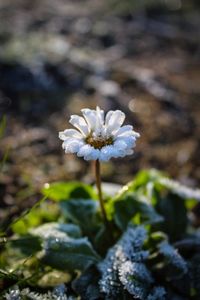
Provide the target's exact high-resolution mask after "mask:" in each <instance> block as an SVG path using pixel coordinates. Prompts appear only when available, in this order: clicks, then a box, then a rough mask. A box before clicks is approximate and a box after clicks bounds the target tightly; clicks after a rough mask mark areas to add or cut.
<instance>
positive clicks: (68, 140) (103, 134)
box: [59, 106, 140, 161]
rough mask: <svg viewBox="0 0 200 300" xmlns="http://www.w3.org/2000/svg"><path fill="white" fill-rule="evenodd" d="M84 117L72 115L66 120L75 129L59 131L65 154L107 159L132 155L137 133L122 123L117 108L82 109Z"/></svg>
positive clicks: (101, 159)
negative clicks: (106, 111)
mask: <svg viewBox="0 0 200 300" xmlns="http://www.w3.org/2000/svg"><path fill="white" fill-rule="evenodd" d="M81 112H82V114H83V117H80V116H78V115H72V116H71V118H70V120H69V122H70V123H71V124H72V125H73V126H74V127H75V128H76V129H66V130H64V131H61V132H59V138H60V139H61V140H63V144H62V146H63V149H64V150H65V152H66V153H77V156H80V157H84V159H85V160H97V159H98V160H100V161H108V160H109V159H110V158H112V157H115V158H116V157H124V156H126V155H131V154H133V147H134V146H135V142H136V139H137V138H138V137H139V136H140V135H139V133H137V132H135V131H133V127H132V126H131V125H125V126H122V124H123V122H124V119H125V114H124V113H123V112H122V111H120V110H115V111H112V110H111V111H109V112H108V113H107V114H106V116H104V111H103V110H101V109H100V108H99V107H98V106H97V108H96V110H92V109H88V108H85V109H82V110H81Z"/></svg>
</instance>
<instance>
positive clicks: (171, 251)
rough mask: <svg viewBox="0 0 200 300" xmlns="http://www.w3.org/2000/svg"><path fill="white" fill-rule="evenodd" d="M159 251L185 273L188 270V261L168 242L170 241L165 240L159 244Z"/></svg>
mask: <svg viewBox="0 0 200 300" xmlns="http://www.w3.org/2000/svg"><path fill="white" fill-rule="evenodd" d="M158 247H159V252H160V253H161V254H162V255H164V257H165V258H166V259H167V260H168V262H169V263H170V264H172V265H174V266H175V267H176V268H178V269H180V270H181V271H182V273H183V274H185V273H186V272H187V270H188V268H187V263H186V261H185V260H184V259H183V258H182V256H181V255H180V254H179V253H178V250H177V249H175V248H174V247H173V246H171V245H170V244H168V242H166V241H163V242H162V243H160V244H159V245H158Z"/></svg>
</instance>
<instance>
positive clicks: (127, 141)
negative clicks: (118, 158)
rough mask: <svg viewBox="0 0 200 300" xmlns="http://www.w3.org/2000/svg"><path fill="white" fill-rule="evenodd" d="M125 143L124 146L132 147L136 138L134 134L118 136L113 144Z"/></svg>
mask: <svg viewBox="0 0 200 300" xmlns="http://www.w3.org/2000/svg"><path fill="white" fill-rule="evenodd" d="M122 142H123V143H125V144H126V148H133V147H134V146H135V142H136V138H135V137H134V136H125V137H118V138H117V139H116V141H115V144H118V143H119V144H120V143H122Z"/></svg>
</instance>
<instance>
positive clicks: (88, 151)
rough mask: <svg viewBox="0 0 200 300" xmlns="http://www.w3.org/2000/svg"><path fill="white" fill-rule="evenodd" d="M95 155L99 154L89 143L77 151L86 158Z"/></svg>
mask: <svg viewBox="0 0 200 300" xmlns="http://www.w3.org/2000/svg"><path fill="white" fill-rule="evenodd" d="M95 155H97V152H96V149H94V148H93V147H92V146H90V145H87V144H85V145H83V146H82V147H81V148H80V149H79V151H78V153H77V156H80V157H81V156H83V157H84V159H85V160H92V159H93V158H92V157H95Z"/></svg>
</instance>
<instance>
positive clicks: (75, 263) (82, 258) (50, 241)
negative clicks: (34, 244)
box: [41, 236, 99, 272]
mask: <svg viewBox="0 0 200 300" xmlns="http://www.w3.org/2000/svg"><path fill="white" fill-rule="evenodd" d="M41 258H42V261H43V263H45V264H47V265H49V266H51V267H53V268H56V269H58V270H66V271H69V272H70V271H75V270H84V269H86V268H87V267H88V266H89V265H90V264H93V263H97V262H98V260H99V257H98V255H97V253H96V252H95V251H94V249H93V247H92V245H91V243H90V242H89V241H88V239H87V238H79V239H74V238H70V237H68V236H66V237H65V238H61V237H56V238H52V237H50V238H47V239H46V240H45V243H44V251H43V254H42V257H41Z"/></svg>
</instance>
